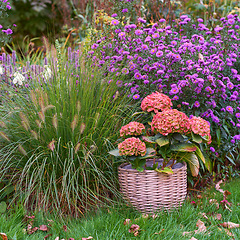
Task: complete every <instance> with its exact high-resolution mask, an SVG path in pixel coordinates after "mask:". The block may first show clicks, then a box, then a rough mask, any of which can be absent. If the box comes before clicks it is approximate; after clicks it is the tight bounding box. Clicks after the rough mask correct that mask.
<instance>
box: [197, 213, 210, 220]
mask: <svg viewBox="0 0 240 240" xmlns="http://www.w3.org/2000/svg"><path fill="white" fill-rule="evenodd" d="M198 215H200V216H202V217H203V218H205V219H208V216H207V214H206V213H201V212H200V213H198Z"/></svg>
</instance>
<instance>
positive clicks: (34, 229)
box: [27, 224, 38, 234]
mask: <svg viewBox="0 0 240 240" xmlns="http://www.w3.org/2000/svg"><path fill="white" fill-rule="evenodd" d="M37 230H38V227H34V228H33V227H32V225H31V224H28V227H27V233H28V234H33V233H35V232H36V231H37Z"/></svg>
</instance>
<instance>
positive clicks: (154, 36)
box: [152, 33, 160, 38]
mask: <svg viewBox="0 0 240 240" xmlns="http://www.w3.org/2000/svg"><path fill="white" fill-rule="evenodd" d="M152 37H153V38H159V37H160V35H159V33H154V34H153V35H152Z"/></svg>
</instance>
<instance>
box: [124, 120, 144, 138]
mask: <svg viewBox="0 0 240 240" xmlns="http://www.w3.org/2000/svg"><path fill="white" fill-rule="evenodd" d="M144 130H145V127H144V125H143V124H142V123H139V122H130V123H129V124H127V125H125V126H123V127H122V128H121V129H120V136H121V137H125V136H128V135H130V136H139V135H141V134H143V132H144Z"/></svg>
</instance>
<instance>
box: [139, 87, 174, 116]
mask: <svg viewBox="0 0 240 240" xmlns="http://www.w3.org/2000/svg"><path fill="white" fill-rule="evenodd" d="M171 106H172V102H171V99H170V98H169V97H168V96H167V95H165V94H163V93H159V92H155V93H152V94H150V95H148V96H147V97H145V98H144V99H143V101H142V103H141V108H142V110H143V111H147V112H151V111H154V112H155V113H158V111H159V110H161V111H165V110H168V109H170V108H171Z"/></svg>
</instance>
